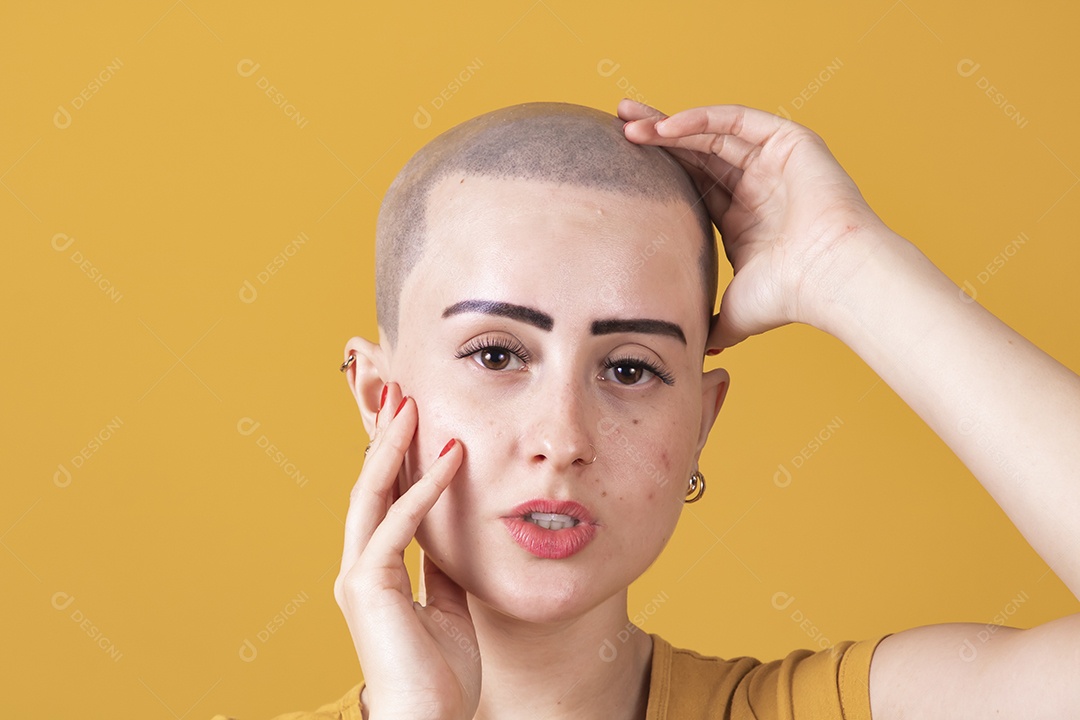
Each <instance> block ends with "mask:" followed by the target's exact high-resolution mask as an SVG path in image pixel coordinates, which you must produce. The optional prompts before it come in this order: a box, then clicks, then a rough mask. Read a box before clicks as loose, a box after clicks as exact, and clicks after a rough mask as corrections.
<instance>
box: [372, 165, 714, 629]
mask: <svg viewBox="0 0 1080 720" xmlns="http://www.w3.org/2000/svg"><path fill="white" fill-rule="evenodd" d="M428 207H429V210H428V216H429V222H428V229H429V236H428V241H427V246H426V248H425V251H424V254H423V257H422V258H421V260H420V262H419V263H418V265H417V266H416V268H414V270H413V271H412V273H411V275H410V276H409V279H408V281H407V284H406V286H405V288H404V289H403V292H402V304H401V313H400V323H399V328H398V342H397V346H396V347H395V348H393V351H392V354H391V356H390V359H389V373H390V379H392V380H395V381H397V382H399V383H400V384H401V386H402V390H403V392H405V393H406V394H408V395H409V396H411V397H413V398H414V399H415V401H416V404H417V408H418V411H419V426H418V430H417V438H416V441H415V443H414V445H413V448H412V449H411V450H410V453H409V455H408V457H407V459H406V469H405V473H406V476H407V478H408V484H411V483H412V482H414V481H415V480H416V479H417V478H418V477H419V476H420V474H421V473H422V471H423V470H424V469H425V468H426V467H428V466H429V465H430V464H431V463H432V462H434V461H435V459H436V457H437V456H438V453H439V451H440V450H441V449H442V447H443V445H444V444H445V443H446V441H447V440H448V439H449V438H451V437H455V438H459V439H460V440H461V442H462V444H463V445H464V449H465V459H464V463H463V465H462V467H461V469H460V470H459V472H458V474H457V476H456V478H455V479H454V481H453V482H452V483H451V485H450V486H449V488H448V489H447V490H446V491H445V493H444V494H443V496H442V497H441V498H440V499H439V501H438V503H437V504H436V505H435V506H434V508H432V510H431V512H430V513H429V514H428V516H427V517H426V518H425V520H424V521H423V523H422V524H421V526H420V528H419V530H418V532H417V538H418V540H419V542H420V545H421V546H422V547H423V548H424V550H425V552H427V553H428V554H429V555H430V556H431V558H432V559H433V560H434V561H435V562H436V563H437V564H438V565H439V566H440V567H441V568H442V569H443V570H444V571H445V572H446V573H447V574H448V575H449V576H450V577H451V578H453V579H454V580H455V581H457V582H458V583H459V584H460V585H461V586H462V587H463V588H465V590H467V591H468V592H470V593H471V594H473V595H474V596H475V597H477V598H478V599H479V600H481V601H483V602H484V603H486V604H488V605H489V606H491V607H493V608H495V609H496V610H499V611H501V612H504V613H506V614H508V615H511V616H513V617H518V618H521V619H523V620H528V621H532V622H549V621H555V620H560V619H567V618H570V617H575V616H577V615H580V614H582V613H584V612H585V611H587V610H589V609H591V608H593V607H595V606H596V605H598V604H599V603H601V602H603V601H604V600H606V599H608V598H610V597H611V596H612V595H614V594H615V593H618V592H620V591H622V590H623V589H624V588H626V587H627V586H628V585H629V584H630V583H631V582H632V581H633V580H634V579H635V578H637V577H638V576H639V575H640V574H641V573H642V572H644V570H645V569H646V568H647V567H648V566H649V565H650V564H651V563H652V562H653V560H655V559H656V557H657V556H658V555H659V554H660V551H661V550H662V549H663V547H664V545H665V544H666V543H667V541H668V539H669V538H670V537H671V535H672V532H673V530H674V528H675V524H676V522H677V520H678V517H679V513H680V511H681V508H682V505H683V500H684V498H685V494H686V487H687V482H688V480H689V477H690V474H691V473H692V472H693V471H694V469H695V467H696V461H697V455H698V453H699V452H700V444H701V443H702V442H703V441H704V434H705V433H707V432H708V428H709V427H710V426H711V423H712V420H713V419H714V417H715V414H716V412H717V410H718V409H719V403H720V402H721V401H722V399H723V392H722V390H723V387H722V385H725V384H726V379H727V375H726V373H724V372H723V371H722V370H721V371H714V372H713V373H710V374H708V375H705V376H703V374H702V370H701V363H702V353H703V349H704V346H705V335H706V333H707V327H706V321H705V312H704V301H703V293H704V291H703V289H702V278H701V272H700V269H699V260H698V258H699V253H700V252H701V245H700V243H701V240H700V231H699V230H698V228H697V225H696V223H695V219H694V216H693V213H691V212H690V211H689V208H687V207H686V206H685V205H681V204H662V203H658V202H654V201H646V200H642V199H641V198H634V197H624V196H621V195H617V194H612V193H608V192H605V191H600V190H587V189H582V188H577V187H562V186H558V185H554V184H549V183H543V182H536V181H523V180H496V179H490V178H479V177H472V176H466V177H465V178H464V179H461V177H456V178H451V179H449V180H447V181H444V182H443V183H442V184H441V185H439V186H437V187H436V188H435V190H434V191H433V192H432V194H431V196H430V200H429V206H428ZM680 335H681V336H682V337H680ZM703 428H704V430H703ZM594 456H595V461H594V462H590V461H591V460H592V459H593V457H594ZM537 499H547V500H554V501H572V502H576V503H578V504H579V505H580V506H582V507H583V508H584V509H585V512H586V513H587V514H588V516H589V517H584V516H583V515H582V513H580V512H577V511H575V513H574V514H576V515H578V517H576V518H575V520H576V521H577V523H578V525H580V526H581V527H573V528H568V529H557V528H558V527H559V526H558V525H556V526H555V528H556V529H543V528H542V527H541V526H539V525H537V524H536V522H535V520H537V519H540V520H544V519H545V518H543V517H540V518H538V517H537V516H531V520H523V518H522V512H521V506H522V504H523V503H526V502H527V501H532V500H537ZM559 509H560V508H557V507H556V508H547V510H548V511H549V512H555V513H558V511H559ZM567 514H569V511H568V512H567ZM590 518H591V521H590ZM558 519H559V518H556V520H558ZM590 524H591V525H592V528H588V525H590ZM516 536H517V537H524V538H531V540H530V539H525V540H522V541H521V542H520V543H519V541H518V540H516V539H515V537H516ZM586 540H587V542H585V543H584V545H583V546H582V545H581V543H582V542H583V541H586ZM553 555H554V556H555V557H552V556H553Z"/></svg>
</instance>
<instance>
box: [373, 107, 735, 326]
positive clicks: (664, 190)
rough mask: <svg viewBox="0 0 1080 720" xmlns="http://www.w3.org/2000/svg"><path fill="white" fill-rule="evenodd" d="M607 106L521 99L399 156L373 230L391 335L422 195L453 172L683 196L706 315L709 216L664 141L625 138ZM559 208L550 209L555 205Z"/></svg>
mask: <svg viewBox="0 0 1080 720" xmlns="http://www.w3.org/2000/svg"><path fill="white" fill-rule="evenodd" d="M622 126H623V121H622V120H620V119H619V118H618V117H616V116H614V115H610V114H608V113H606V112H603V111H601V110H596V109H593V108H589V107H584V106H581V105H572V104H569V103H525V104H522V105H513V106H511V107H507V108H502V109H500V110H494V111H492V112H489V113H486V114H484V115H480V116H478V117H475V118H472V119H471V120H467V121H466V122H463V123H461V124H460V125H458V126H456V127H454V128H451V129H450V130H447V131H446V132H444V133H443V134H441V135H439V136H438V137H436V138H435V139H434V140H432V141H431V142H429V143H428V144H427V145H425V146H424V147H422V148H421V149H420V150H419V151H418V152H417V153H416V154H415V155H414V156H413V157H412V159H410V160H409V162H408V163H406V164H405V167H404V168H402V170H401V172H400V173H398V176H397V177H396V178H395V179H394V182H393V183H392V184H391V185H390V188H389V189H388V190H387V192H386V196H385V197H384V198H383V203H382V207H381V208H380V210H379V219H378V224H377V227H376V232H375V299H376V307H377V312H378V321H379V327H381V328H382V330H383V332H385V333H386V334H387V337H388V339H389V341H390V345H391V346H395V345H396V343H397V334H398V322H399V317H398V316H399V310H400V306H401V290H402V287H403V286H404V285H405V281H406V279H407V278H408V276H409V273H410V272H411V271H412V269H413V267H415V266H416V264H417V262H418V261H419V260H420V257H421V255H422V254H423V251H424V247H425V242H426V238H427V234H428V217H429V210H430V211H431V212H437V209H429V208H428V197H429V195H430V193H431V190H432V188H433V187H434V186H435V185H436V184H437V183H438V182H439V181H440V180H443V179H444V178H446V177H447V176H449V175H452V174H460V175H462V176H466V175H473V176H479V177H488V178H505V179H523V180H535V181H543V182H551V183H556V184H561V185H568V186H571V187H582V188H591V189H597V190H606V191H609V192H616V193H621V194H624V195H629V196H632V197H641V198H644V199H648V200H655V201H658V202H675V203H683V204H685V205H686V208H687V212H692V213H694V214H695V217H696V219H697V221H698V223H697V224H698V225H699V226H700V228H701V235H702V240H701V253H700V256H699V263H700V266H701V278H702V293H703V295H704V301H703V303H704V304H705V306H706V307H705V317H706V319H708V318H709V317H711V315H712V311H713V305H714V304H715V302H716V291H717V249H716V238H715V236H714V235H713V229H712V221H711V220H710V219H709V215H708V212H707V211H706V209H705V207H704V203H702V202H700V195H699V193H698V191H697V189H696V188H695V187H694V183H693V182H692V181H691V180H690V176H689V175H687V174H686V171H685V170H683V169H682V167H681V166H680V165H679V164H678V162H677V161H676V160H675V159H674V158H673V157H672V156H671V155H669V154H668V153H667V151H666V150H664V149H663V148H659V147H655V146H643V145H637V144H635V143H632V142H630V141H629V140H627V139H626V137H625V136H624V135H623V131H622ZM553 212H557V209H553Z"/></svg>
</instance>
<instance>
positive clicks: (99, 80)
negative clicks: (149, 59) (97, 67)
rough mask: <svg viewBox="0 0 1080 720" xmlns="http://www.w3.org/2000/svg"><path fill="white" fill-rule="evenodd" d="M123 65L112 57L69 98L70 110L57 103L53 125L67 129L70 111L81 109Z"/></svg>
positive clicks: (118, 59) (70, 117) (69, 123)
mask: <svg viewBox="0 0 1080 720" xmlns="http://www.w3.org/2000/svg"><path fill="white" fill-rule="evenodd" d="M123 66H124V62H123V61H122V60H121V59H120V58H118V57H117V58H113V59H112V61H111V62H110V63H109V64H108V65H106V66H105V67H104V68H102V70H101V72H99V73H98V74H97V75H95V76H94V77H93V79H91V80H90V82H88V83H87V84H86V86H85V87H84V88H83V89H82V90H80V91H79V94H78V95H76V96H75V97H73V98H72V99H71V103H70V106H71V110H70V111H69V110H68V109H67V106H65V105H58V106H57V108H56V112H55V113H53V125H55V126H56V127H57V128H59V129H60V130H67V129H68V128H69V127H71V120H72V113H73V112H78V111H80V110H82V109H83V107H84V106H85V105H86V103H87V102H89V101H90V98H92V97H94V96H95V95H97V94H98V93H99V92H101V88H102V87H104V85H105V83H107V82H109V81H110V80H112V78H113V76H114V75H116V72H117V71H118V70H119V69H120V68H122V67H123Z"/></svg>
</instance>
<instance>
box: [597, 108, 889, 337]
mask: <svg viewBox="0 0 1080 720" xmlns="http://www.w3.org/2000/svg"><path fill="white" fill-rule="evenodd" d="M618 113H619V117H620V118H622V119H623V120H625V121H627V123H626V125H625V126H624V128H623V130H624V133H625V135H626V138H627V139H628V140H631V141H633V142H636V143H639V144H642V145H659V146H662V147H664V148H666V149H667V150H668V151H669V152H671V154H672V155H673V156H674V157H675V158H676V159H677V160H678V161H679V162H680V164H682V166H683V167H684V168H685V169H686V170H687V172H688V173H689V174H690V176H691V177H692V178H693V179H694V182H695V184H696V185H697V187H698V190H699V191H700V192H701V195H702V197H703V198H704V201H705V205H706V207H707V208H708V211H709V214H710V216H711V217H712V220H713V222H714V223H715V224H716V226H717V228H719V230H720V234H721V237H722V239H723V244H724V251H725V253H726V255H727V257H728V260H729V261H730V262H731V265H732V268H733V269H734V271H735V274H734V277H733V279H732V281H731V284H730V285H729V286H728V288H727V290H726V291H725V292H724V296H723V299H722V300H721V303H720V315H719V319H718V321H717V322H716V324H715V325H714V327H713V329H712V332H711V333H710V336H709V343H708V346H707V347H708V348H713V349H723V348H726V347H730V346H732V345H735V344H737V343H739V342H741V341H743V340H745V339H746V338H747V337H749V336H751V335H756V334H760V333H763V332H766V331H767V330H771V329H773V328H776V327H780V326H781V325H785V324H787V323H791V322H804V323H807V324H810V325H814V326H815V327H818V328H820V329H823V330H826V331H828V330H829V327H828V313H829V310H830V306H829V302H830V300H831V299H833V298H834V297H835V296H836V294H837V290H838V289H839V288H840V287H841V286H842V284H843V283H844V282H845V281H846V280H847V279H849V278H850V277H851V275H852V273H854V272H856V271H857V269H858V267H859V265H860V264H861V263H862V262H863V261H865V259H866V258H867V257H868V256H869V254H870V253H872V252H873V251H874V250H875V249H876V248H877V247H878V244H879V243H880V242H881V241H883V240H885V239H889V240H890V241H903V239H902V238H900V237H899V236H897V235H895V233H892V232H891V231H889V229H888V228H887V227H886V226H885V224H884V223H883V222H882V221H881V219H880V218H878V216H877V215H875V214H874V212H873V210H871V209H870V207H869V206H868V205H867V204H866V201H865V200H863V197H862V194H861V193H860V192H859V189H858V188H857V187H856V186H855V183H854V182H853V181H852V180H851V178H850V177H849V176H848V174H847V173H846V172H844V169H843V168H842V167H840V164H839V163H838V162H837V161H836V158H834V157H833V155H832V153H830V152H829V149H828V148H827V147H826V146H825V143H824V141H823V140H822V139H821V138H820V137H818V135H816V134H815V133H813V132H812V131H810V130H809V129H807V128H805V127H803V126H802V125H799V124H798V123H795V122H792V121H790V120H785V119H783V118H781V117H779V116H776V115H772V114H770V113H767V112H763V111H761V110H753V109H751V108H747V107H743V106H741V105H715V106H711V107H700V108H693V109H690V110H683V111H682V112H678V113H675V114H674V115H672V116H671V117H670V118H667V119H665V117H666V116H664V115H663V113H661V112H660V111H658V110H655V109H654V108H651V107H649V106H648V105H642V104H641V103H636V102H634V101H632V100H623V101H622V102H620V103H619V108H618ZM661 121H662V122H661ZM903 242H906V241H903Z"/></svg>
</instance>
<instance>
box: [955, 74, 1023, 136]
mask: <svg viewBox="0 0 1080 720" xmlns="http://www.w3.org/2000/svg"><path fill="white" fill-rule="evenodd" d="M981 67H982V65H981V64H980V63H977V62H975V61H974V60H972V59H971V58H964V59H963V60H961V61H960V62H958V63H956V73H957V74H958V75H959V76H960V77H962V78H969V77H972V76H973V75H975V73H976V72H978V71H979V68H981ZM975 87H977V88H978V89H979V90H982V91H983V93H984V94H985V95H986V97H988V98H990V102H991V103H992V104H993V105H994V107H996V108H998V109H1000V110H1001V112H1002V114H1003V115H1005V117H1007V118H1009V119H1010V120H1012V121H1013V122H1014V123H1015V124H1016V127H1017V128H1019V129H1021V130H1023V129H1024V128H1026V127H1027V124H1028V120H1027V118H1026V117H1024V116H1023V115H1021V114H1020V111H1019V110H1017V109H1016V106H1014V105H1013V104H1012V103H1011V102H1009V99H1008V98H1007V97H1005V94H1004V93H1002V92H1001V91H1000V90H998V88H997V87H995V86H994V84H993V83H991V82H990V80H989V79H988V78H987V77H986V76H985V75H979V78H978V79H977V80H976V81H975Z"/></svg>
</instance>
